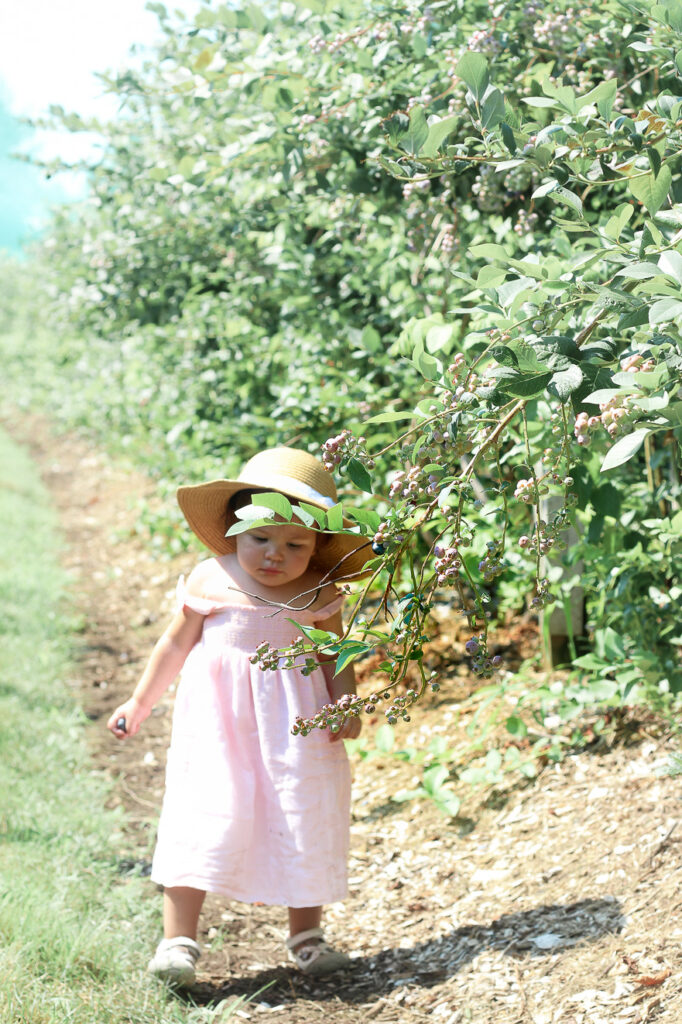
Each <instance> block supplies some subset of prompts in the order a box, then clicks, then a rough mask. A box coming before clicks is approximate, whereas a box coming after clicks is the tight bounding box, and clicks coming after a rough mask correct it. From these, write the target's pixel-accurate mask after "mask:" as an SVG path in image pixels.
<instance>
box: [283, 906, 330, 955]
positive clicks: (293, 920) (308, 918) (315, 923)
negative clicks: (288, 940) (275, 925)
mask: <svg viewBox="0 0 682 1024" xmlns="http://www.w3.org/2000/svg"><path fill="white" fill-rule="evenodd" d="M321 920H322V907H289V935H290V936H291V935H298V934H299V932H307V931H308V929H309V928H319V927H320V921H321ZM308 941H310V940H308ZM295 948H296V949H298V946H296V947H295Z"/></svg>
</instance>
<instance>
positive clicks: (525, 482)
mask: <svg viewBox="0 0 682 1024" xmlns="http://www.w3.org/2000/svg"><path fill="white" fill-rule="evenodd" d="M514 497H515V498H517V499H518V500H519V501H522V502H523V503H524V504H525V505H532V504H534V503H535V502H536V501H537V500H538V487H537V483H536V481H535V480H533V478H532V477H529V478H528V479H522V480H519V481H518V483H517V484H516V490H515V491H514Z"/></svg>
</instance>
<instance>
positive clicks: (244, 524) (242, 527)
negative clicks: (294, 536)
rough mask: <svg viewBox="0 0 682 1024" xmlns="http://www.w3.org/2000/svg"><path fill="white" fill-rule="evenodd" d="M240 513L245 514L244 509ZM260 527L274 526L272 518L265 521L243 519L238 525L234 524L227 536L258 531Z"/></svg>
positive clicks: (260, 518)
mask: <svg viewBox="0 0 682 1024" xmlns="http://www.w3.org/2000/svg"><path fill="white" fill-rule="evenodd" d="M239 511H240V512H243V511H244V509H239ZM260 526H272V517H270V518H268V519H263V518H262V517H258V518H250V519H242V520H240V522H238V523H233V524H232V526H231V527H230V528H229V530H228V531H227V533H226V534H225V536H226V537H234V536H236V534H238V533H246V531H247V530H257V529H258V528H259V527H260Z"/></svg>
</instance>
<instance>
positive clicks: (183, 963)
mask: <svg viewBox="0 0 682 1024" xmlns="http://www.w3.org/2000/svg"><path fill="white" fill-rule="evenodd" d="M200 953H201V950H200V948H199V946H198V944H197V943H196V942H195V941H194V939H190V938H188V937H187V936H186V935H176V936H175V938H173V939H161V942H160V943H159V944H158V946H157V947H156V953H155V954H154V956H153V957H152V959H151V960H150V962H149V967H148V968H147V970H148V971H149V973H150V974H153V975H155V976H156V977H157V978H160V979H161V981H166V982H168V984H169V985H175V986H177V987H178V988H188V987H189V986H190V985H193V984H194V981H195V979H196V971H195V969H194V968H195V964H196V962H197V960H198V959H199V954H200Z"/></svg>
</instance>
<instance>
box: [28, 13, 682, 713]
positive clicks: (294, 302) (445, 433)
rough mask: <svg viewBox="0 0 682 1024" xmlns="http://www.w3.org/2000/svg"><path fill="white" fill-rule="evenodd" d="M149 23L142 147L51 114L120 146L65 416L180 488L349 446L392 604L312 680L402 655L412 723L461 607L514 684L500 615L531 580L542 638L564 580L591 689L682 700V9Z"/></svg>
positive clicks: (71, 363) (391, 707)
mask: <svg viewBox="0 0 682 1024" xmlns="http://www.w3.org/2000/svg"><path fill="white" fill-rule="evenodd" d="M154 9H155V10H156V12H157V14H158V15H159V18H160V21H161V24H162V25H163V27H164V29H165V32H166V40H165V43H164V44H163V46H162V47H161V48H160V51H159V53H158V55H157V56H156V58H155V59H154V60H153V61H150V62H149V64H148V65H147V66H146V67H145V69H144V70H143V71H142V72H140V73H135V74H133V73H131V72H127V73H125V74H123V75H120V76H118V77H112V78H109V79H106V81H107V83H108V85H109V87H110V88H111V89H112V90H113V91H115V92H116V93H117V95H118V96H119V97H120V99H121V103H122V106H123V108H124V116H122V117H121V119H120V120H119V122H118V123H116V124H112V125H99V126H92V125H88V126H84V125H83V124H82V123H80V122H78V121H77V122H73V120H72V119H70V118H69V117H68V116H67V115H64V114H63V112H59V111H56V112H55V116H56V117H57V118H58V119H61V120H62V121H64V122H65V123H67V124H71V126H72V127H73V128H74V129H76V130H79V129H80V128H81V127H98V128H99V130H101V131H102V132H103V133H104V134H105V137H106V139H107V144H106V146H105V148H104V151H103V156H102V159H101V161H100V162H99V164H98V165H97V166H96V167H93V168H92V169H91V170H92V186H93V187H92V198H91V200H90V201H89V202H88V204H87V205H86V207H85V208H84V209H83V210H82V211H80V212H79V215H78V218H74V216H73V215H72V214H67V213H64V214H62V216H61V218H60V219H59V220H58V221H57V222H56V224H55V231H54V234H53V237H52V238H51V239H50V240H49V241H48V242H47V244H46V248H45V252H44V256H43V260H42V263H41V273H42V274H43V276H44V279H45V288H46V292H47V295H48V296H49V299H50V316H51V320H52V322H53V324H56V325H58V326H59V329H60V331H59V338H60V340H59V343H58V347H57V351H56V352H53V353H51V354H50V357H49V363H50V365H51V366H52V367H55V366H58V367H59V375H60V378H61V379H62V380H66V381H69V380H70V381H74V380H77V381H78V387H77V388H74V387H72V388H71V392H70V394H69V397H68V406H69V413H70V415H71V416H72V417H74V418H75V419H77V420H80V421H82V422H88V423H89V424H92V423H93V421H94V419H95V418H94V417H93V410H96V413H97V422H98V423H99V426H100V429H101V430H102V432H103V433H106V434H108V435H113V436H115V437H117V438H119V439H121V440H122V441H123V443H126V444H128V445H131V446H133V447H134V448H135V449H136V450H137V451H138V453H140V452H146V453H147V454H148V457H149V460H150V462H151V463H152V464H154V465H155V466H156V468H157V469H158V470H159V471H160V472H161V473H164V474H167V475H172V474H175V475H182V476H184V477H185V478H197V479H200V478H202V477H204V475H206V474H207V473H209V472H216V471H217V472H218V473H231V472H233V471H234V470H235V469H236V466H237V464H238V463H239V462H241V460H242V459H243V458H244V457H246V456H248V455H250V454H252V453H253V452H254V451H255V450H257V449H259V448H261V447H263V446H265V445H271V444H275V443H281V442H284V443H297V444H303V445H310V446H311V447H316V446H317V445H320V444H321V443H322V442H323V441H324V440H325V438H327V441H326V443H325V447H324V451H325V457H326V459H327V462H328V464H329V465H330V466H332V467H338V468H339V470H340V471H341V472H342V473H343V474H344V479H345V481H346V483H347V486H346V487H345V495H346V497H347V498H348V499H349V500H348V501H347V505H348V509H347V514H351V512H350V505H351V504H352V505H353V506H354V508H356V509H359V511H356V513H355V519H356V522H357V527H356V529H357V530H359V531H360V532H361V533H363V534H365V535H366V536H367V537H368V538H369V539H371V541H372V544H373V547H374V552H375V555H376V558H375V561H374V563H373V569H374V575H373V578H372V580H371V581H370V584H369V586H371V587H376V586H377V585H381V586H382V587H383V588H384V589H385V595H386V598H385V601H384V602H383V604H382V609H383V611H382V612H377V613H372V614H371V615H369V616H368V615H365V613H364V612H362V611H361V610H360V607H361V603H362V602H361V603H360V605H359V606H358V609H357V610H356V612H355V614H354V615H353V617H352V620H351V623H350V625H349V632H348V635H347V637H345V638H341V639H339V638H333V640H332V639H331V638H327V639H324V638H322V639H320V638H317V639H316V640H315V641H314V642H313V641H311V644H310V645H309V646H308V647H306V651H307V652H308V653H309V647H310V646H312V647H315V646H320V645H322V646H324V645H325V643H326V644H329V643H335V644H336V646H337V653H338V654H339V656H340V657H342V658H346V660H350V655H351V653H352V651H359V650H360V649H362V652H363V653H364V652H366V651H367V650H369V649H374V648H377V647H378V648H379V649H380V650H381V651H382V652H383V654H384V655H385V657H384V659H383V662H382V664H383V667H384V669H385V671H386V672H387V673H388V676H389V685H388V689H387V691H386V692H387V693H388V694H389V696H388V699H387V703H388V707H387V709H386V713H387V717H388V720H389V722H390V721H392V720H394V719H396V718H397V717H399V716H401V715H402V716H404V715H406V714H407V713H408V709H409V706H410V705H411V704H412V703H414V701H415V700H417V699H418V698H419V696H420V695H421V694H422V693H423V692H424V691H425V689H426V688H427V686H428V685H429V684H430V682H434V685H437V681H430V680H429V679H427V676H426V674H425V673H424V672H423V671H421V669H420V666H421V657H422V650H423V643H424V640H425V637H426V636H427V621H428V615H429V610H430V608H431V605H432V604H433V601H434V600H436V598H437V597H438V596H439V595H442V594H443V593H445V594H446V595H448V594H450V595H452V599H453V600H454V601H456V602H457V603H459V604H461V606H462V608H463V610H464V612H465V614H466V616H467V621H468V622H469V625H470V627H471V637H470V639H469V640H468V641H467V644H466V649H467V653H469V654H471V656H472V658H473V662H472V665H473V669H474V671H475V672H477V673H478V674H479V675H481V676H482V677H483V678H490V677H491V676H492V675H493V674H494V673H495V671H496V670H497V668H498V665H497V662H496V659H495V657H494V656H492V655H491V652H490V648H489V642H488V623H489V618H490V615H491V614H492V613H494V612H495V611H497V610H498V609H499V608H500V607H503V606H504V605H505V604H506V605H508V604H516V606H517V607H519V606H522V605H523V603H524V600H525V596H524V591H523V588H522V587H521V585H520V582H519V581H521V580H522V579H524V578H527V577H528V576H530V577H532V578H534V580H535V583H534V589H533V591H532V593H530V594H528V602H529V604H530V606H531V608H532V609H533V610H535V611H540V610H541V609H543V608H545V607H547V606H549V605H550V604H551V603H552V602H553V601H554V600H555V599H556V597H557V595H559V596H561V588H562V586H563V587H564V590H566V589H567V585H566V584H565V583H563V584H562V583H561V582H560V581H561V578H562V566H561V565H560V564H559V563H560V562H563V563H564V565H563V569H565V568H566V567H567V566H568V567H570V566H571V565H576V566H578V565H579V563H582V564H583V568H581V569H577V570H576V571H577V572H578V574H579V575H580V577H581V578H582V581H583V583H584V585H585V586H586V590H587V594H586V598H587V603H588V613H589V617H590V622H591V627H592V631H593V635H594V637H595V641H596V644H597V647H598V646H599V641H598V638H599V637H602V638H604V637H605V636H606V635H607V632H606V631H608V630H612V631H615V632H617V633H618V634H619V635H620V636H621V644H622V647H621V649H620V651H619V652H618V653H617V657H616V659H615V660H613V659H612V658H611V657H610V655H609V656H607V657H606V660H605V662H604V664H605V665H606V666H607V667H606V669H604V666H603V665H601V663H600V666H596V665H595V664H592V663H589V664H588V663H586V662H583V664H582V666H579V667H582V668H583V669H585V670H586V671H589V672H590V673H592V678H593V679H594V678H596V679H597V682H598V681H599V680H600V679H601V677H602V676H603V675H604V674H605V675H606V677H607V678H609V679H613V681H614V686H613V687H611V690H612V692H611V694H610V698H613V699H615V698H616V697H618V698H619V699H621V700H635V699H642V698H648V699H652V698H653V697H655V696H656V695H659V696H660V695H661V694H662V693H667V692H678V691H679V690H680V689H681V688H682V675H681V672H680V662H679V647H680V642H681V640H682V638H681V637H680V635H679V624H678V622H677V621H676V619H677V617H676V614H675V608H676V602H677V601H678V598H679V593H680V590H681V587H682V583H681V581H680V569H679V565H680V561H679V551H678V547H679V541H678V539H677V538H678V537H679V524H678V522H677V519H678V518H679V494H680V484H679V438H680V428H681V427H682V400H681V399H680V378H681V374H680V369H681V367H682V337H681V335H680V330H679V319H680V313H681V312H682V294H681V286H682V179H681V177H680V155H681V153H682V139H681V134H680V131H681V128H682V86H681V85H680V75H681V74H682V20H681V19H680V16H679V11H678V8H677V5H675V4H672V3H671V4H655V3H651V2H649V0H641V2H635V0H622V2H621V0H606V2H605V3H601V4H599V5H595V6H588V7H587V8H585V9H581V17H580V19H577V18H576V17H575V16H574V11H573V9H572V8H571V7H569V5H568V4H567V3H566V2H560V3H553V4H546V3H541V2H538V0H531V2H529V3H527V4H526V5H524V6H521V5H517V4H507V3H491V4H488V3H485V4H484V3H479V2H474V3H468V2H467V3H464V2H463V0H461V2H455V3H451V2H449V0H447V2H446V0H440V2H438V0H436V2H434V3H432V4H430V5H429V6H428V7H424V8H422V7H421V6H419V5H418V4H414V3H400V4H398V5H397V6H387V5H385V4H384V3H383V2H380V0H350V2H348V3H346V4H344V5H343V7H342V8H340V7H333V6H331V5H328V4H326V3H324V2H322V0H319V2H318V0H315V2H309V3H307V4H305V5H304V4H298V3H292V2H282V3H280V4H279V5H277V6H272V7H268V8H267V9H263V8H261V7H260V6H257V5H255V4H248V3H245V4H242V5H241V6H240V7H239V8H232V7H228V6H222V5H219V6H215V7H214V6H208V5H207V6H204V7H203V8H202V9H201V11H200V12H199V14H198V15H197V17H196V20H195V22H194V23H193V24H187V25H180V24H174V23H173V22H172V20H171V18H170V16H169V15H168V14H167V12H166V10H165V8H164V7H163V6H162V5H161V4H156V5H154ZM54 397H55V398H56V400H57V402H58V403H59V404H64V401H65V400H64V393H63V389H60V388H58V389H57V391H56V393H55V396H54ZM363 424H364V425H363ZM361 431H364V435H363V434H361ZM330 435H332V436H330ZM369 493H371V494H373V495H374V496H375V502H374V506H373V511H372V513H370V512H367V511H364V510H363V509H362V507H361V506H362V503H363V501H364V500H365V499H364V496H365V495H366V494H369ZM375 509H378V511H375ZM571 521H573V522H576V523H577V525H578V526H579V527H580V531H579V537H580V539H579V540H577V541H573V542H572V543H571V546H570V547H569V546H568V544H567V540H566V537H567V534H566V532H565V531H566V529H567V527H568V525H569V522H571ZM666 523H669V524H671V525H670V526H666V525H665V524H666ZM327 525H329V524H327ZM552 559H553V560H554V562H553V563H552ZM564 578H565V577H564ZM505 579H507V580H508V579H512V580H513V581H515V586H513V587H509V586H508V585H507V586H506V589H505ZM386 610H388V611H389V617H388V619H386V618H385V617H384V618H382V615H384V616H385V612H386ZM363 615H364V616H365V617H364V618H363ZM609 635H610V634H609ZM309 639H310V638H309ZM344 645H347V646H344ZM358 645H360V646H358ZM344 652H345V653H344ZM295 653H296V654H297V655H298V654H301V653H302V652H295ZM303 653H304V656H307V654H306V653H305V652H303ZM590 657H597V658H599V657H601V656H600V655H599V654H593V655H590ZM624 663H625V664H626V665H628V666H629V668H628V672H629V675H628V680H629V682H628V683H627V684H624V683H623V679H624V676H623V674H622V666H623V664H624ZM414 670H416V671H417V674H418V676H419V679H418V682H416V683H415V682H412V683H410V682H409V680H411V679H412V676H413V674H414ZM615 677H617V680H618V681H617V682H616V678H615ZM403 683H404V684H405V686H407V689H406V691H405V693H404V694H402V693H401V692H400V687H401V686H402V684H403ZM595 686H596V683H595ZM600 692H602V691H599V690H598V689H594V690H593V692H592V695H593V697H596V695H597V694H598V693H600ZM396 695H397V696H396ZM376 698H377V699H376V700H371V701H369V702H367V703H368V704H369V706H371V707H372V708H374V707H375V706H376V704H377V702H381V700H383V696H382V695H381V694H379V695H376ZM605 699H606V698H605ZM361 706H362V704H361V702H357V703H355V704H353V705H351V706H350V707H344V708H343V709H338V708H337V709H332V710H331V711H330V710H328V711H327V712H325V714H324V715H322V717H321V719H320V721H318V722H315V723H303V724H302V728H303V729H304V731H305V730H306V729H307V728H309V727H312V725H313V724H325V722H331V723H332V724H333V723H334V722H335V721H336V720H337V719H338V716H339V714H346V713H358V712H359V710H360V708H361ZM330 716H331V717H330Z"/></svg>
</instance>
